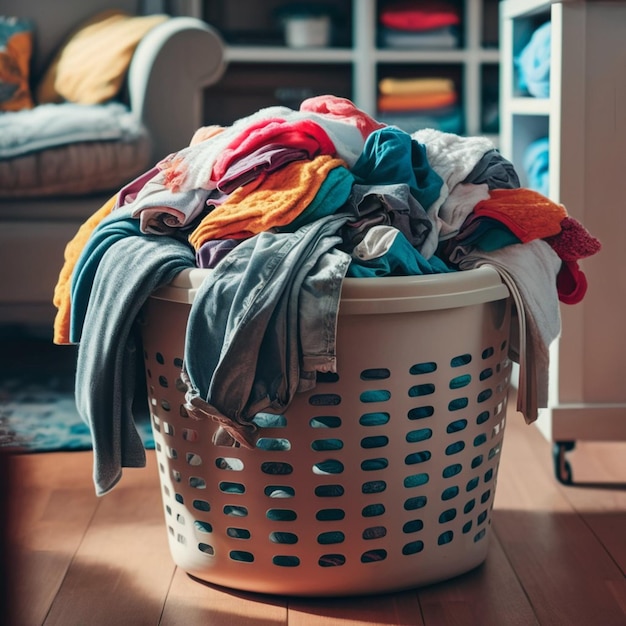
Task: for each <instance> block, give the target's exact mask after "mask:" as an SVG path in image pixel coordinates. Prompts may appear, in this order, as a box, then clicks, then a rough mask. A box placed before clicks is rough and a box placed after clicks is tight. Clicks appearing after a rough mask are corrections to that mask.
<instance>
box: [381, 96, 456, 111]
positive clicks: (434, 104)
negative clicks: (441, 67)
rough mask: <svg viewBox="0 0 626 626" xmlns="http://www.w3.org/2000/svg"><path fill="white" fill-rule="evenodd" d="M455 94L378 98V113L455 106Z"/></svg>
mask: <svg viewBox="0 0 626 626" xmlns="http://www.w3.org/2000/svg"><path fill="white" fill-rule="evenodd" d="M456 102H457V95H456V92H454V91H452V92H449V91H448V92H446V91H443V92H439V93H423V94H422V93H418V94H402V95H395V94H394V95H387V94H381V95H380V96H379V97H378V110H379V111H419V110H426V109H438V108H442V107H447V106H450V105H452V104H456Z"/></svg>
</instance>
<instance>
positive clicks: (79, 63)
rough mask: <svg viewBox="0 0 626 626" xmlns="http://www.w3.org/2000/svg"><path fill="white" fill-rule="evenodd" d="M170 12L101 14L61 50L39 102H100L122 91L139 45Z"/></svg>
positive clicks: (81, 29)
mask: <svg viewBox="0 0 626 626" xmlns="http://www.w3.org/2000/svg"><path fill="white" fill-rule="evenodd" d="M167 19H169V17H168V16H167V15H161V14H158V15H146V16H131V15H128V14H126V13H124V12H122V11H118V10H109V11H105V12H103V13H99V14H98V15H96V16H95V17H93V18H92V19H90V20H89V21H87V22H86V23H85V24H83V25H82V26H81V27H80V28H79V29H78V30H77V31H76V32H74V34H73V35H71V36H70V38H69V40H68V41H67V42H66V43H65V45H64V46H63V48H62V49H61V50H60V51H59V52H58V54H57V55H56V57H55V58H54V60H53V61H52V63H51V65H50V67H49V68H48V69H47V71H46V73H45V75H44V77H43V79H42V81H41V83H40V85H39V87H38V89H37V100H38V102H39V103H46V102H61V101H63V100H67V101H69V102H76V103H79V104H98V103H101V102H106V101H107V100H110V99H111V98H114V97H115V96H116V95H117V94H118V93H119V91H120V88H121V86H122V83H123V82H124V78H125V77H126V72H127V70H128V66H129V65H130V60H131V58H132V56H133V53H134V51H135V48H136V47H137V45H138V44H139V42H140V41H141V39H142V38H143V37H144V35H145V34H146V33H147V32H148V31H150V30H151V29H152V28H154V27H155V26H157V25H158V24H161V23H162V22H164V21H166V20H167Z"/></svg>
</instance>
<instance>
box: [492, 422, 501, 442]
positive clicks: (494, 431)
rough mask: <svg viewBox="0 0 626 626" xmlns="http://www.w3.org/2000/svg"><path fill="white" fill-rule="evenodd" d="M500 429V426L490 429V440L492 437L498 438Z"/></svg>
mask: <svg viewBox="0 0 626 626" xmlns="http://www.w3.org/2000/svg"><path fill="white" fill-rule="evenodd" d="M500 428H502V426H501V425H500V424H496V425H495V426H494V427H493V428H492V429H491V438H492V439H493V438H494V437H497V436H498V433H499V432H500Z"/></svg>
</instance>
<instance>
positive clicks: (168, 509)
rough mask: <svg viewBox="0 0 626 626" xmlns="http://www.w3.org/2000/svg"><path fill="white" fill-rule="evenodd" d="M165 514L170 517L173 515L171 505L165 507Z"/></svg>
mask: <svg viewBox="0 0 626 626" xmlns="http://www.w3.org/2000/svg"><path fill="white" fill-rule="evenodd" d="M165 512H166V513H167V514H168V515H171V514H172V507H171V506H170V505H169V504H167V505H166V506H165Z"/></svg>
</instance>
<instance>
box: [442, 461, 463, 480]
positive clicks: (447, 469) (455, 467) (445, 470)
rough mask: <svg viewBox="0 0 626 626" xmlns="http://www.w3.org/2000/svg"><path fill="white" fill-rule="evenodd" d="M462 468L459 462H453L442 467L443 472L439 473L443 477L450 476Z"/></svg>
mask: <svg viewBox="0 0 626 626" xmlns="http://www.w3.org/2000/svg"><path fill="white" fill-rule="evenodd" d="M462 470H463V466H462V465H461V464H460V463H453V464H452V465H448V466H447V467H444V468H443V472H442V473H441V475H442V476H443V477H444V478H452V476H456V475H457V474H459V473H460V472H461V471H462Z"/></svg>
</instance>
